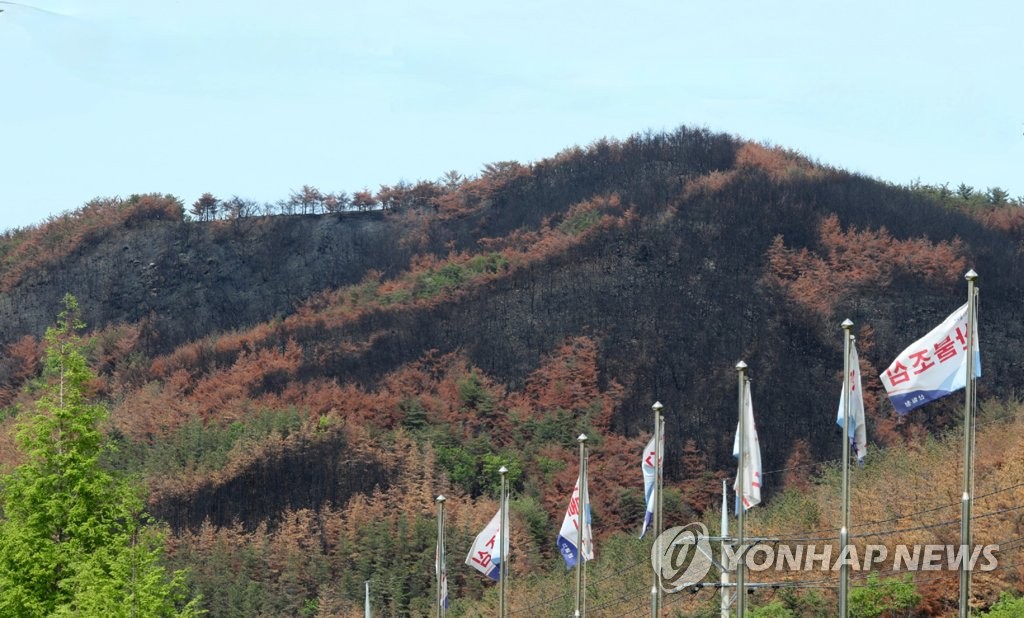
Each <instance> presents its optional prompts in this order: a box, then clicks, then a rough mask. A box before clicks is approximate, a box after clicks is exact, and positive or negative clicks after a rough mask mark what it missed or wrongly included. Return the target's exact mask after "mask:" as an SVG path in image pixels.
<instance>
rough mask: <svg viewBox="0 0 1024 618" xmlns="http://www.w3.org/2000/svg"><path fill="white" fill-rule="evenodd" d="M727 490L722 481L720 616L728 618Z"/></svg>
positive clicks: (723, 480)
mask: <svg viewBox="0 0 1024 618" xmlns="http://www.w3.org/2000/svg"><path fill="white" fill-rule="evenodd" d="M728 495H729V490H728V489H727V488H726V484H725V479H722V575H721V577H720V580H721V583H722V588H721V592H722V616H721V618H729V590H728V588H729V558H728V556H727V555H726V553H725V544H726V540H725V539H726V537H728V536H729V503H728V500H727V499H726V497H727V496H728Z"/></svg>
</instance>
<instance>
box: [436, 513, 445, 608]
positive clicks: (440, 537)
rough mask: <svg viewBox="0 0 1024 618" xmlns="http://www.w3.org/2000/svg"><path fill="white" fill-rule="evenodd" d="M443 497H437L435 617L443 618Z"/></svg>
mask: <svg viewBox="0 0 1024 618" xmlns="http://www.w3.org/2000/svg"><path fill="white" fill-rule="evenodd" d="M444 500H445V498H444V496H443V495H442V496H438V497H437V616H438V618H444V597H445V592H446V590H445V588H447V586H446V585H445V582H444V581H443V580H444V579H445V570H446V569H445V561H446V557H445V555H444V554H445V547H444Z"/></svg>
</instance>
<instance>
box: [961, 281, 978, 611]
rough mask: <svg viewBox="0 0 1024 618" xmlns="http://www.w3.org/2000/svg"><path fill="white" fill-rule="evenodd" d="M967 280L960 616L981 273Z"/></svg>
mask: <svg viewBox="0 0 1024 618" xmlns="http://www.w3.org/2000/svg"><path fill="white" fill-rule="evenodd" d="M965 278H966V279H967V363H966V365H967V376H966V384H965V386H964V399H965V400H966V401H965V403H964V493H963V497H962V498H961V504H960V549H961V551H962V553H963V555H964V559H963V561H962V562H961V563H960V618H968V617H969V616H970V615H971V606H970V600H971V570H970V561H969V560H968V559H967V557H968V556H970V555H971V553H970V552H971V507H972V501H973V494H974V329H975V326H976V324H975V322H976V320H977V317H978V314H977V311H978V307H977V302H978V299H977V295H978V294H977V290H976V289H975V281H976V280H977V279H978V273H976V272H974V270H973V269H972V270H970V271H968V272H967V275H965Z"/></svg>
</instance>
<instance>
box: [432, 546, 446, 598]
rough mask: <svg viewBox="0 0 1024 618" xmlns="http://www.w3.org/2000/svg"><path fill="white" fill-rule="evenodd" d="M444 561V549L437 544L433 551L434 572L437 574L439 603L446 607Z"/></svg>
mask: <svg viewBox="0 0 1024 618" xmlns="http://www.w3.org/2000/svg"><path fill="white" fill-rule="evenodd" d="M445 562H446V560H445V556H444V551H443V550H442V547H441V546H440V545H438V546H437V550H436V551H435V552H434V572H435V573H436V574H437V586H438V588H440V589H441V605H442V606H443V607H444V608H445V609H448V567H447V566H446V565H445Z"/></svg>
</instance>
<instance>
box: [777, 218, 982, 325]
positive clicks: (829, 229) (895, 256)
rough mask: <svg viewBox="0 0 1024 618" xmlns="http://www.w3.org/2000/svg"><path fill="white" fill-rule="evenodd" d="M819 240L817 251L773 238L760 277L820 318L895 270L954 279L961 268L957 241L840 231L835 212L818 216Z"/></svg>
mask: <svg viewBox="0 0 1024 618" xmlns="http://www.w3.org/2000/svg"><path fill="white" fill-rule="evenodd" d="M818 240H819V245H820V250H819V251H817V252H812V251H809V250H808V249H800V250H799V251H795V250H792V249H787V248H786V247H785V245H784V241H783V239H782V237H781V236H776V237H775V239H774V240H773V241H772V244H771V247H769V249H768V252H767V258H768V267H767V270H766V272H765V275H764V279H765V280H766V281H767V282H769V283H771V284H774V285H776V286H779V287H780V288H782V290H783V291H785V293H786V294H787V296H789V298H790V299H791V300H793V301H795V302H797V303H798V304H800V305H802V306H803V307H804V308H805V309H808V310H810V311H812V312H814V313H816V314H818V315H820V316H822V317H828V316H830V315H831V313H832V309H833V308H834V307H835V305H836V304H837V303H838V302H839V301H840V300H841V299H842V297H843V296H844V295H846V294H849V293H852V292H855V291H856V290H859V289H864V288H867V287H868V286H884V285H886V284H887V283H888V282H889V281H890V280H891V279H892V277H893V276H894V275H895V274H896V273H898V272H904V273H911V274H914V275H917V276H920V277H923V278H925V279H929V280H934V281H939V280H949V279H954V278H956V277H957V276H959V274H960V273H962V272H963V271H964V269H965V267H966V266H965V265H966V259H965V256H964V254H965V253H966V248H965V247H964V245H963V243H962V242H961V241H960V240H959V239H957V240H954V241H953V242H945V241H942V242H939V243H932V242H930V241H928V240H927V239H925V238H920V239H908V240H898V239H896V238H893V237H892V236H891V235H889V233H888V232H887V231H886V229H885V228H881V229H879V230H877V231H871V230H864V231H858V230H857V229H856V228H854V227H850V228H849V229H848V230H847V231H845V232H844V231H843V230H842V228H841V227H840V225H839V218H838V217H837V216H836V215H834V214H832V215H828V216H827V217H825V218H824V219H822V221H821V224H820V226H819V229H818Z"/></svg>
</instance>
